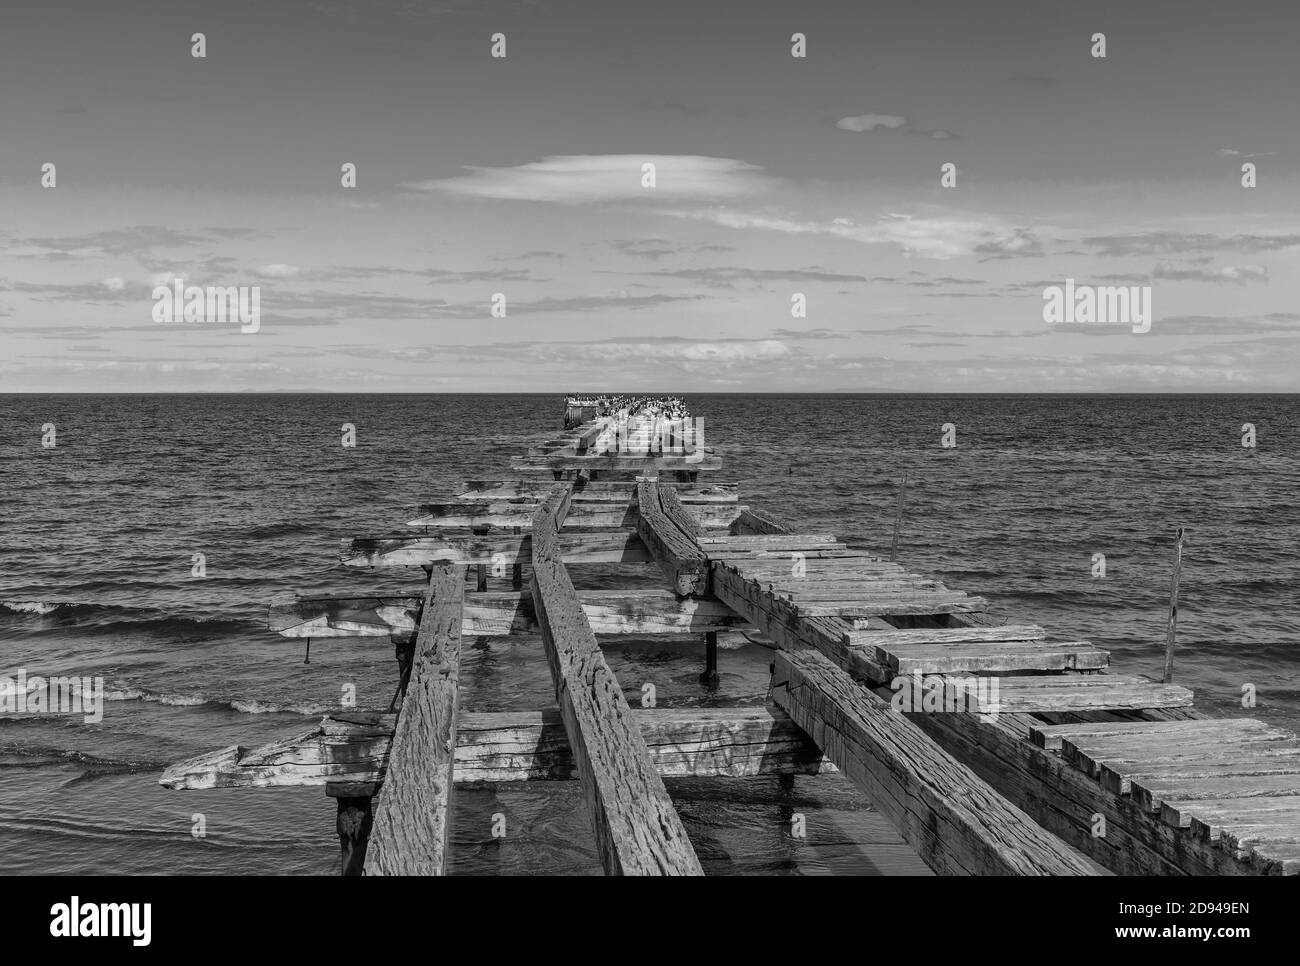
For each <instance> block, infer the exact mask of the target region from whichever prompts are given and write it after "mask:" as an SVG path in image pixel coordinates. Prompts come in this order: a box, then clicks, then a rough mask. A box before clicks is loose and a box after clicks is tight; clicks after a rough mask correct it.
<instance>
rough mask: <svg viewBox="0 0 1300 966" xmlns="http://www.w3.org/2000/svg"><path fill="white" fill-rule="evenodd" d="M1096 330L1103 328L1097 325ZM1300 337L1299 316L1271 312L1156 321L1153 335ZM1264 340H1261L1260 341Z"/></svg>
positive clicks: (1182, 317)
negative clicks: (1273, 335) (1275, 335)
mask: <svg viewBox="0 0 1300 966" xmlns="http://www.w3.org/2000/svg"><path fill="white" fill-rule="evenodd" d="M1096 328H1100V326H1097V327H1096ZM1279 333H1280V334H1283V335H1300V314H1296V313H1294V312H1270V313H1268V314H1266V315H1236V316H1223V315H1175V316H1170V317H1168V318H1163V319H1156V320H1155V321H1154V322H1153V323H1152V326H1151V332H1150V334H1151V335H1235V336H1244V335H1251V336H1253V335H1272V334H1279ZM1261 341H1262V340H1261Z"/></svg>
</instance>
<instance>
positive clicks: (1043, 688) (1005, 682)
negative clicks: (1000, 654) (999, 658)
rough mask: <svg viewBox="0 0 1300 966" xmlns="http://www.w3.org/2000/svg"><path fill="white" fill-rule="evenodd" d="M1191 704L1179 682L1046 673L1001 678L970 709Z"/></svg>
mask: <svg viewBox="0 0 1300 966" xmlns="http://www.w3.org/2000/svg"><path fill="white" fill-rule="evenodd" d="M935 676H936V677H939V678H943V677H944V675H935ZM1191 704H1192V692H1191V691H1189V690H1187V689H1186V688H1182V687H1179V686H1178V685H1176V684H1157V683H1156V682H1154V681H1148V680H1146V679H1144V678H1136V677H1128V676H1123V675H1118V674H1114V675H1112V674H1066V675H1060V674H1045V675H1038V676H1025V677H1002V678H999V679H998V687H997V688H996V689H992V690H990V691H988V692H981V693H980V695H979V698H978V702H977V706H976V707H973V708H971V709H970V710H971V711H974V712H979V713H984V714H997V713H1002V712H1031V711H1032V712H1039V711H1113V710H1118V709H1143V708H1184V707H1188V706H1190V705H1191Z"/></svg>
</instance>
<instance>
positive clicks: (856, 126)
mask: <svg viewBox="0 0 1300 966" xmlns="http://www.w3.org/2000/svg"><path fill="white" fill-rule="evenodd" d="M835 126H836V127H837V128H839V129H840V130H841V131H853V132H854V133H857V134H861V133H863V132H866V131H874V130H875V129H876V128H885V129H886V130H890V131H902V132H903V133H905V134H913V135H917V136H919V137H925V138H933V139H934V140H936V141H947V140H950V139H953V138H956V137H958V135H956V134H953V133H952V132H951V131H944V130H942V129H940V130H934V131H931V130H926V129H925V128H919V127H911V126H910V125H908V123H907V118H905V117H903V116H902V115H900V114H858V115H856V116H854V117H842V118H840V119H839V120H838V121H836V122H835Z"/></svg>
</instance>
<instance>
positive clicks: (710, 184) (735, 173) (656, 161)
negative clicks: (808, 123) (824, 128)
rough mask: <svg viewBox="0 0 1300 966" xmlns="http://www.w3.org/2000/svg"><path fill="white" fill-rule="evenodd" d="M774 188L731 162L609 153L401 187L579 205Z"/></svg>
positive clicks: (750, 168)
mask: <svg viewBox="0 0 1300 966" xmlns="http://www.w3.org/2000/svg"><path fill="white" fill-rule="evenodd" d="M646 164H653V165H654V175H655V185H654V187H645V186H644V185H643V178H644V176H645V174H644V169H643V166H644V165H646ZM777 184H779V181H778V180H777V179H775V178H772V177H769V176H768V175H766V174H764V173H763V168H762V167H761V166H759V165H756V164H749V163H747V162H745V161H738V160H736V159H734V158H711V157H703V156H698V155H662V154H660V155H645V154H615V155H557V156H552V157H548V158H545V159H543V160H541V161H534V162H530V163H528V164H521V165H517V166H515V167H510V168H480V167H471V168H470V169H469V173H468V174H464V175H458V176H456V177H451V178H441V179H432V180H427V181H414V182H408V183H405V184H403V186H402V187H404V188H407V189H409V190H412V191H416V192H434V193H440V194H447V195H459V196H462V197H470V198H495V199H498V200H505V201H544V202H550V203H552V204H566V205H581V204H592V203H597V202H627V201H647V200H649V201H655V200H667V201H675V202H681V201H683V200H692V199H695V200H705V201H709V200H719V199H725V198H743V197H745V196H748V195H753V194H757V193H761V192H764V191H768V190H770V189H771V188H773V187H775V186H776V185H777Z"/></svg>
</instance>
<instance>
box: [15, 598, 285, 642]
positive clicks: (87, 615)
mask: <svg viewBox="0 0 1300 966" xmlns="http://www.w3.org/2000/svg"><path fill="white" fill-rule="evenodd" d="M6 611H7V612H8V613H10V614H14V615H18V616H19V617H26V618H45V619H47V621H52V622H54V623H55V624H56V625H57V626H59V627H60V628H61V629H65V630H66V629H76V630H86V631H106V630H114V631H138V632H141V633H147V634H154V635H158V636H167V635H172V636H177V637H193V636H195V635H202V636H206V637H212V636H217V635H220V634H235V633H239V632H242V631H251V630H257V631H264V630H265V629H266V627H265V623H264V622H263V621H262V620H241V619H239V618H234V617H223V616H208V617H203V616H192V617H188V616H183V615H177V614H174V613H170V612H168V611H164V610H161V609H157V608H151V607H150V608H145V607H129V606H125V605H121V604H88V603H81V602H78V601H70V600H16V599H15V600H0V613H3V612H6Z"/></svg>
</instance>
